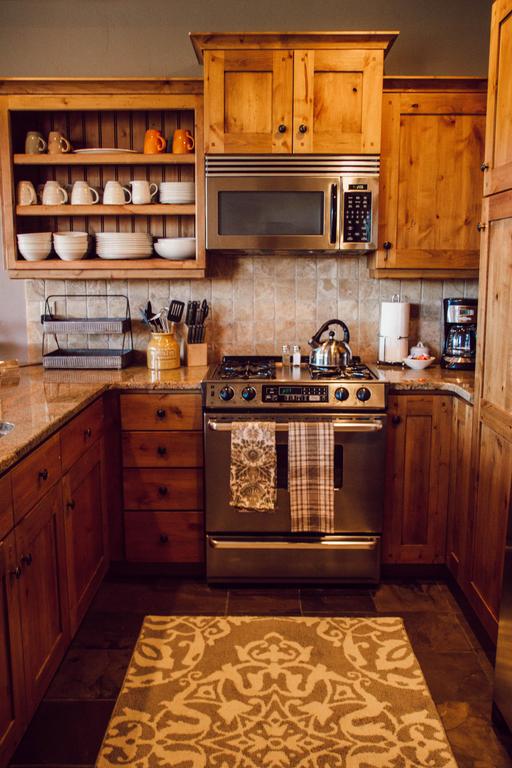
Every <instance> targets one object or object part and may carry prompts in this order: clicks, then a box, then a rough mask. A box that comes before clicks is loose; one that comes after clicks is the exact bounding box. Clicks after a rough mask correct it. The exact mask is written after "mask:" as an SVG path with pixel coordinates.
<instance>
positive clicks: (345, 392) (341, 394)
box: [334, 387, 350, 401]
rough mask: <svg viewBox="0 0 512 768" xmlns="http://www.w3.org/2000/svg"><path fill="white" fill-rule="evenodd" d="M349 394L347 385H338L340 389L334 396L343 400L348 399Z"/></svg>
mask: <svg viewBox="0 0 512 768" xmlns="http://www.w3.org/2000/svg"><path fill="white" fill-rule="evenodd" d="M349 394H350V393H349V391H348V389H347V388H346V387H338V389H337V390H336V392H335V393H334V397H335V398H336V400H341V401H343V400H348V398H349Z"/></svg>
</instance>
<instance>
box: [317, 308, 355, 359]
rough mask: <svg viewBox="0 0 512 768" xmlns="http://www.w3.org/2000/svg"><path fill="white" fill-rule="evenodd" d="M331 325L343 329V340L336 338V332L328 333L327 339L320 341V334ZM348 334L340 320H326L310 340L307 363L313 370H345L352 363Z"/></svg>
mask: <svg viewBox="0 0 512 768" xmlns="http://www.w3.org/2000/svg"><path fill="white" fill-rule="evenodd" d="M331 325H339V326H340V327H341V328H342V329H343V340H341V339H337V338H336V332H335V331H333V330H330V331H329V338H328V339H327V340H325V339H324V341H322V334H323V333H325V331H327V330H328V329H329V328H330V326H331ZM349 341H350V333H349V331H348V328H347V326H346V325H345V323H344V322H343V321H342V320H327V322H326V323H324V324H323V325H322V326H321V327H320V328H319V329H318V331H317V332H316V333H315V335H314V336H313V337H312V338H311V339H310V341H309V346H310V347H311V352H310V353H309V362H310V364H311V365H312V366H313V367H314V368H328V369H336V368H346V367H347V366H348V365H350V363H351V362H352V350H351V349H350V347H349V345H348V342H349Z"/></svg>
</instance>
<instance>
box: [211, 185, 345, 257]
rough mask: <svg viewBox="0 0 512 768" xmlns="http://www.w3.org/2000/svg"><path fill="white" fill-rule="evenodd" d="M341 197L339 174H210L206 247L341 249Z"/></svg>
mask: <svg viewBox="0 0 512 768" xmlns="http://www.w3.org/2000/svg"><path fill="white" fill-rule="evenodd" d="M339 198H340V178H339V177H336V176H303V177H301V176H277V175H276V176H211V177H210V176H209V177H207V180H206V247H207V248H208V249H210V250H212V249H213V250H219V249H220V250H235V251H247V250H276V249H291V250H320V251H337V250H339V243H340V230H339V221H340V215H339V211H340V207H339V206H340V200H339Z"/></svg>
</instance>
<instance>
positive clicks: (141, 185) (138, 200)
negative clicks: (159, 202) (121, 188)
mask: <svg viewBox="0 0 512 768" xmlns="http://www.w3.org/2000/svg"><path fill="white" fill-rule="evenodd" d="M130 186H131V188H132V203H133V204H134V205H147V203H150V202H151V200H152V199H153V198H154V196H155V195H156V193H157V192H158V184H155V182H154V181H152V182H151V184H150V183H149V181H139V180H137V181H130Z"/></svg>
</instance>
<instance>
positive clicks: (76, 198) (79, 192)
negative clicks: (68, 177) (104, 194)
mask: <svg viewBox="0 0 512 768" xmlns="http://www.w3.org/2000/svg"><path fill="white" fill-rule="evenodd" d="M99 200H100V196H99V194H98V193H97V192H96V190H95V189H93V188H92V187H90V186H89V184H88V183H87V182H86V181H75V183H74V184H73V189H72V190H71V205H96V203H98V202H99Z"/></svg>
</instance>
